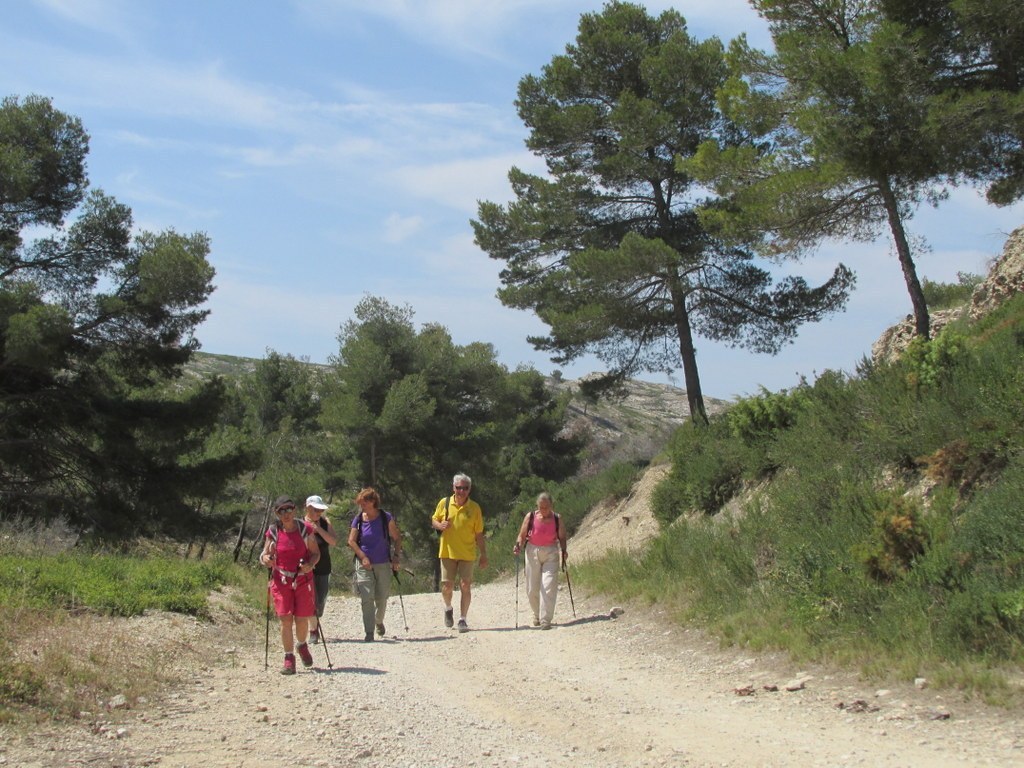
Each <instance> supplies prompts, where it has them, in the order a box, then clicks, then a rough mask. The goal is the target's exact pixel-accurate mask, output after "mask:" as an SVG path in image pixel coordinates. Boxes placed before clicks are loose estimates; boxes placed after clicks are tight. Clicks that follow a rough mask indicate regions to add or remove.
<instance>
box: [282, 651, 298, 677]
mask: <svg viewBox="0 0 1024 768" xmlns="http://www.w3.org/2000/svg"><path fill="white" fill-rule="evenodd" d="M281 674H282V675H294V674H295V654H293V653H286V654H285V655H284V666H283V667H281Z"/></svg>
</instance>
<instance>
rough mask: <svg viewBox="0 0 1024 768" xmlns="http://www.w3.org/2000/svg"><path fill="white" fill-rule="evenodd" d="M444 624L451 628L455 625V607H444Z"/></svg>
mask: <svg viewBox="0 0 1024 768" xmlns="http://www.w3.org/2000/svg"><path fill="white" fill-rule="evenodd" d="M444 625H445V626H446V627H448V629H451V628H452V627H454V626H455V609H454V608H445V609H444Z"/></svg>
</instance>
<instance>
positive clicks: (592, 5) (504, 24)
mask: <svg viewBox="0 0 1024 768" xmlns="http://www.w3.org/2000/svg"><path fill="white" fill-rule="evenodd" d="M641 4H642V5H644V6H645V7H646V8H647V10H648V12H649V13H650V14H651V15H653V16H657V15H659V14H660V13H661V12H662V11H665V10H668V9H670V8H673V9H676V10H679V11H680V12H681V13H682V15H683V17H684V18H685V19H686V21H687V24H688V26H689V28H690V31H691V33H694V34H696V35H697V36H698V37H707V36H710V35H712V34H714V35H718V36H719V37H723V39H728V38H730V37H733V36H735V34H736V31H737V29H738V28H739V27H742V28H745V29H748V30H750V31H751V32H752V34H751V35H750V36H751V40H752V42H755V43H758V44H760V42H762V41H765V40H767V32H766V30H767V25H766V24H765V23H764V22H763V21H762V20H761V19H760V18H759V17H758V16H757V14H756V13H755V12H754V10H753V9H752V8H751V7H750V4H749V3H748V2H747V0H687V2H686V3H685V4H683V6H682V7H680V3H679V2H678V1H677V0H676V1H673V0H650V1H649V2H645V3H641ZM297 6H298V7H299V8H300V9H301V10H302V12H303V13H305V14H306V15H307V16H309V17H311V18H313V19H316V20H317V23H333V24H342V23H344V24H346V25H348V24H351V23H352V19H353V18H356V19H365V18H367V17H371V18H377V19H381V20H383V21H385V22H387V23H389V24H393V25H394V26H395V27H396V28H398V29H399V30H400V31H401V32H402V33H403V34H405V35H406V36H408V37H410V38H413V39H416V40H418V41H421V42H422V43H424V44H428V45H432V46H435V47H437V48H441V49H444V50H445V51H447V52H449V53H451V54H454V55H457V56H466V55H472V56H480V57H485V58H489V59H494V60H501V59H505V58H507V57H509V55H510V53H511V52H512V51H513V50H514V49H515V48H517V47H521V46H522V45H523V44H524V42H527V41H532V40H536V39H544V40H547V41H550V48H551V50H550V53H551V55H555V54H559V53H561V52H562V51H563V49H564V46H565V44H567V43H570V42H572V41H573V40H574V39H575V36H576V32H577V29H578V24H579V17H580V16H581V15H582V14H584V13H600V12H601V7H602V3H600V2H598V1H597V0H594V2H581V1H580V0H489V1H488V2H480V0H376V2H373V3H367V2H365V1H364V0H330V2H323V1H322V0H305V1H304V2H298V3H297Z"/></svg>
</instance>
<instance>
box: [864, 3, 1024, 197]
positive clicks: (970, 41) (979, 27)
mask: <svg viewBox="0 0 1024 768" xmlns="http://www.w3.org/2000/svg"><path fill="white" fill-rule="evenodd" d="M880 7H881V9H882V11H883V12H884V14H885V16H886V18H888V19H890V20H891V21H893V22H895V23H898V24H901V25H902V26H903V28H904V34H905V37H906V39H907V40H908V41H910V42H911V43H912V44H913V45H914V46H915V48H916V50H917V55H918V58H919V59H920V60H921V61H922V62H924V64H925V65H926V66H927V67H928V70H929V72H930V73H931V78H932V92H933V97H934V98H933V112H932V117H931V119H930V123H929V125H930V128H931V129H932V131H934V133H935V134H936V135H937V137H938V138H939V139H940V140H942V141H943V146H944V149H945V153H946V157H947V159H948V160H949V162H950V163H951V164H952V165H954V166H955V167H956V168H957V170H959V171H961V172H963V173H965V174H966V175H967V176H968V177H970V178H973V179H974V180H977V181H981V182H984V183H987V184H988V185H989V188H988V197H989V200H991V201H992V202H994V203H997V204H1000V205H1004V204H1007V203H1011V202H1013V201H1015V200H1019V199H1021V197H1024V3H1021V2H1019V0H880Z"/></svg>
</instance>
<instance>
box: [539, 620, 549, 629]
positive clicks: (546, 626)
mask: <svg viewBox="0 0 1024 768" xmlns="http://www.w3.org/2000/svg"><path fill="white" fill-rule="evenodd" d="M540 628H541V629H551V622H550V621H548V620H547V619H544V621H542V622H541V623H540Z"/></svg>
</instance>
